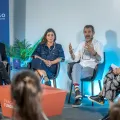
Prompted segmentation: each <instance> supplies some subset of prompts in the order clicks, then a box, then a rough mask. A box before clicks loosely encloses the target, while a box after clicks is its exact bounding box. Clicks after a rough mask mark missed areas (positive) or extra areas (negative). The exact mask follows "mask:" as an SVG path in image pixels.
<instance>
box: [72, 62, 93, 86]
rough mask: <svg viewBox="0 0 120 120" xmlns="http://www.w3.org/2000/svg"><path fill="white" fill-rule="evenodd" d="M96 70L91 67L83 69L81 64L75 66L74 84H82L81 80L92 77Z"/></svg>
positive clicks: (73, 73) (73, 71) (73, 72)
mask: <svg viewBox="0 0 120 120" xmlns="http://www.w3.org/2000/svg"><path fill="white" fill-rule="evenodd" d="M93 72H94V69H93V68H90V67H82V66H81V65H80V64H79V63H76V64H74V65H73V69H72V74H71V75H72V80H73V84H74V83H78V84H80V79H82V78H87V77H92V76H93Z"/></svg>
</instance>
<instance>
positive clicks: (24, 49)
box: [6, 39, 32, 61]
mask: <svg viewBox="0 0 120 120" xmlns="http://www.w3.org/2000/svg"><path fill="white" fill-rule="evenodd" d="M31 49H32V47H31V44H29V42H28V41H26V40H25V39H24V40H19V39H15V41H14V44H13V45H10V46H7V45H6V52H7V56H9V57H11V58H16V59H20V60H22V61H25V60H26V59H28V58H29V56H27V53H28V51H30V50H31Z"/></svg>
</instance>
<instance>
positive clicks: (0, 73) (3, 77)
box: [0, 62, 11, 85]
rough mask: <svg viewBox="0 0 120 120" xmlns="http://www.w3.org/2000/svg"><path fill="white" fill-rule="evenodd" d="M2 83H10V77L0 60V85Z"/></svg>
mask: <svg viewBox="0 0 120 120" xmlns="http://www.w3.org/2000/svg"><path fill="white" fill-rule="evenodd" d="M3 82H4V84H10V83H11V81H10V77H9V75H8V73H7V70H6V68H5V66H4V64H3V63H2V62H0V85H3Z"/></svg>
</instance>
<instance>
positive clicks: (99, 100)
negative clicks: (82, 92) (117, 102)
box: [88, 95, 105, 105]
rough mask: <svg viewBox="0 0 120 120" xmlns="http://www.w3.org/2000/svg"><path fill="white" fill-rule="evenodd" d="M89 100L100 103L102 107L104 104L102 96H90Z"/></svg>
mask: <svg viewBox="0 0 120 120" xmlns="http://www.w3.org/2000/svg"><path fill="white" fill-rule="evenodd" d="M88 99H89V100H90V101H92V102H95V103H98V104H100V105H103V104H104V102H105V101H104V97H103V96H100V95H96V96H89V97H88Z"/></svg>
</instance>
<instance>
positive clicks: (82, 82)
mask: <svg viewBox="0 0 120 120" xmlns="http://www.w3.org/2000/svg"><path fill="white" fill-rule="evenodd" d="M81 94H82V97H84V92H83V81H81Z"/></svg>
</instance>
